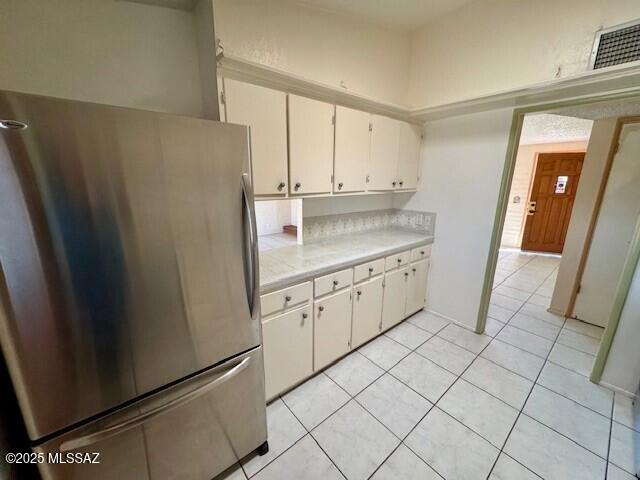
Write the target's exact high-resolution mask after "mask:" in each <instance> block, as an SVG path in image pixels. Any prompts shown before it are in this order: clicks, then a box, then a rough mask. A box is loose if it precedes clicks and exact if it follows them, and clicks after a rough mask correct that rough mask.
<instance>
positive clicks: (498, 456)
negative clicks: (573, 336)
mask: <svg viewBox="0 0 640 480" xmlns="http://www.w3.org/2000/svg"><path fill="white" fill-rule="evenodd" d="M534 258H535V257H534ZM527 263H529V262H527ZM523 267H524V266H523ZM521 268H522V267H521ZM556 268H557V267H556ZM556 268H554V269H553V270H552V271H551V272H550V273H549V274H548V275H547V276H546V277H545V279H544V281H543V282H542V283H541V284H540V286H539V287H538V288H536V290H534V291H533V292H531V293H530V294H529V297H527V299H526V300H525V301H524V303H523V304H522V306H521V307H520V308H519V309H518V310H516V312H515V313H514V314H513V315H512V316H511V318H510V319H509V321H511V319H512V318H513V317H514V316H515V315H516V314H517V313H518V312H519V311H520V310H522V308H524V305H526V303H527V302H528V301H529V300H530V299H531V297H532V296H533V295H535V294H536V292H537V291H538V289H539V288H540V287H541V286H542V285H543V284H544V282H546V281H547V279H549V278H550V277H551V275H553V272H554V271H555V270H556ZM514 273H515V272H514ZM498 286H499V285H498ZM494 289H495V287H494V288H493V289H492V290H491V291H492V293H493V290H494ZM565 323H566V319H564V321H563V322H562V327H564V324H565ZM507 324H508V323H505V325H504V326H503V327H502V328H505V327H506V326H507ZM562 327H561V328H560V330H559V331H558V333H557V334H556V341H557V338H558V337H559V336H560V332H561V331H562ZM500 331H502V329H500ZM498 333H499V332H498ZM498 333H496V337H497V336H498ZM496 337H493V339H492V340H491V341H490V342H489V344H488V345H487V347H488V346H489V345H491V342H493V340H498V341H501V340H500V339H498V338H496ZM556 341H554V342H553V344H552V345H551V348H550V349H549V352H548V353H547V358H548V357H549V355H551V351H552V350H553V346H554V345H555V342H556ZM504 343H507V342H504ZM512 347H514V348H519V347H516V346H515V345H512ZM521 350H523V351H526V350H524V349H521ZM529 353H530V352H529ZM483 358H484V357H483ZM546 362H547V360H546V359H545V362H544V363H543V364H542V368H541V369H540V371H539V372H538V374H537V375H536V378H535V380H533V382H532V385H531V388H530V389H529V393H528V394H527V397H526V398H525V400H524V402H523V404H522V407H521V408H520V409H519V411H518V415H517V416H516V418H515V420H514V422H513V425H511V428H510V429H509V433H507V436H506V437H505V439H504V442H503V444H502V447H501V448H500V449H499V452H498V455H497V456H496V459H495V460H494V462H493V465H492V466H491V469H490V470H489V473H488V475H487V478H489V477H490V476H491V474H492V473H493V470H494V469H495V467H496V465H497V463H498V459H499V458H500V455H502V454H503V453H505V455H508V454H507V453H506V452H504V447H505V446H506V445H507V442H508V441H509V437H511V434H512V433H513V430H514V428H515V426H516V423H517V422H518V419H519V418H520V415H521V414H522V412H523V410H524V408H525V406H526V405H527V401H528V400H529V397H530V396H531V392H533V389H534V388H535V386H536V385H537V383H538V379H539V378H540V375H541V374H542V371H543V370H544V366H545V364H546ZM514 373H515V372H514ZM523 378H524V377H523ZM527 380H529V379H527ZM529 381H531V380H529ZM508 456H509V455H508ZM509 458H512V457H511V456H509ZM514 460H516V459H514ZM516 462H517V463H519V464H520V465H522V466H523V467H525V468H526V469H527V470H528V471H531V472H533V473H534V474H535V475H537V476H540V475H538V474H537V473H536V472H534V471H533V470H531V469H530V468H529V467H527V466H526V465H524V464H522V463H521V462H518V461H517V460H516Z"/></svg>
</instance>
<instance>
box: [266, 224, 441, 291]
mask: <svg viewBox="0 0 640 480" xmlns="http://www.w3.org/2000/svg"><path fill="white" fill-rule="evenodd" d="M429 243H433V236H432V235H427V234H424V233H421V232H415V231H412V230H403V229H399V228H390V229H385V230H373V231H369V232H360V233H353V234H348V235H339V236H336V237H331V238H327V239H323V240H318V241H314V242H312V243H308V244H306V245H295V246H291V247H283V248H276V249H273V250H267V251H263V252H260V293H268V292H272V291H274V290H279V289H281V288H284V287H287V286H289V285H292V284H294V283H297V282H301V281H305V280H309V279H311V278H313V277H316V276H318V275H323V274H326V273H331V272H333V271H336V270H340V269H342V268H348V267H351V266H353V265H357V264H359V263H362V262H367V261H369V260H372V259H374V258H378V257H383V256H386V255H391V254H393V253H397V252H400V251H403V250H407V249H410V248H414V247H417V246H420V245H426V244H429Z"/></svg>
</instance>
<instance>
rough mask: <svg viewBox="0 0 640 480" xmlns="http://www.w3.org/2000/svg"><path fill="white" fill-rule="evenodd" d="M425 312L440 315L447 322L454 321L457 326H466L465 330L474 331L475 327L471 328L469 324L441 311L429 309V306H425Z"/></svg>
mask: <svg viewBox="0 0 640 480" xmlns="http://www.w3.org/2000/svg"><path fill="white" fill-rule="evenodd" d="M424 311H425V312H427V313H430V314H432V315H435V316H436V317H440V318H442V319H444V320H446V321H448V322H451V323H454V324H456V325H458V326H459V327H462V328H466V329H467V330H470V331H472V332H473V333H475V332H476V331H475V328H473V327H472V326H471V325H467V324H466V323H464V322H461V321H460V320H456V319H455V318H452V317H449V316H447V315H444V314H443V313H440V312H436V311H435V310H431V309H430V308H425V309H424Z"/></svg>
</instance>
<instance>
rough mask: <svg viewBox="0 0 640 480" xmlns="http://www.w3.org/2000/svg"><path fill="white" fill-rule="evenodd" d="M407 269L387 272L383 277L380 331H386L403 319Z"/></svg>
mask: <svg viewBox="0 0 640 480" xmlns="http://www.w3.org/2000/svg"><path fill="white" fill-rule="evenodd" d="M407 269H408V267H401V268H398V269H396V270H392V271H390V272H387V273H386V274H385V276H384V297H383V303H382V329H383V330H387V329H388V328H390V327H392V326H394V325H395V324H397V323H400V321H401V320H402V319H403V318H404V309H405V305H406V301H407V280H408V276H409V273H408V272H407Z"/></svg>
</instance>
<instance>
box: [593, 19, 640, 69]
mask: <svg viewBox="0 0 640 480" xmlns="http://www.w3.org/2000/svg"><path fill="white" fill-rule="evenodd" d="M636 60H640V19H639V20H634V21H633V22H629V23H624V24H622V25H616V26H615V27H611V28H606V29H604V30H600V31H599V32H598V33H596V40H595V42H594V43H593V51H592V52H591V63H590V67H591V69H593V70H597V69H598V68H605V67H611V66H612V65H620V64H621V63H629V62H635V61H636Z"/></svg>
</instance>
